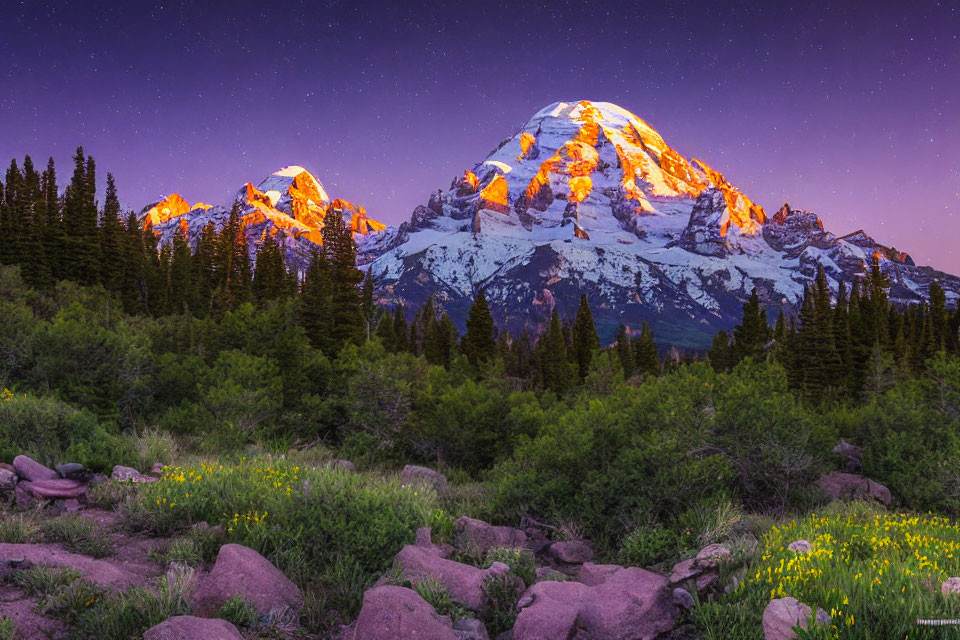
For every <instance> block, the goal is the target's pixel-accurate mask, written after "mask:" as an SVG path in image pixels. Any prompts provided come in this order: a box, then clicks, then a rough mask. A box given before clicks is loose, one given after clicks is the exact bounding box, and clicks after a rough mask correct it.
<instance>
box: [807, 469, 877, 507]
mask: <svg viewBox="0 0 960 640" xmlns="http://www.w3.org/2000/svg"><path fill="white" fill-rule="evenodd" d="M814 484H816V485H817V486H818V487H820V489H821V490H822V491H823V492H824V493H825V494H827V495H828V496H830V498H831V499H832V500H841V499H853V500H867V499H869V498H873V499H875V500H879V501H880V502H882V503H883V504H884V505H889V504H890V502H891V496H890V490H889V489H887V488H886V487H885V486H883V485H882V484H880V483H878V482H874V481H873V480H871V479H870V478H865V477H863V476H861V475H857V474H855V473H843V472H842V471H832V472H830V473H827V474H824V475H822V476H820V478H819V479H818V480H817V481H816V482H815V483H814Z"/></svg>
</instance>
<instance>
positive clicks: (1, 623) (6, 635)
mask: <svg viewBox="0 0 960 640" xmlns="http://www.w3.org/2000/svg"><path fill="white" fill-rule="evenodd" d="M0 640H17V623H16V622H14V621H13V620H12V619H10V618H8V617H7V616H0Z"/></svg>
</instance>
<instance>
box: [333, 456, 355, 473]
mask: <svg viewBox="0 0 960 640" xmlns="http://www.w3.org/2000/svg"><path fill="white" fill-rule="evenodd" d="M327 466H328V467H330V468H331V469H338V470H340V471H356V470H357V468H356V466H354V464H353V463H352V462H350V461H349V460H341V459H339V458H334V459H333V460H331V461H330V462H328V463H327Z"/></svg>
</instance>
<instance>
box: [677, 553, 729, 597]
mask: <svg viewBox="0 0 960 640" xmlns="http://www.w3.org/2000/svg"><path fill="white" fill-rule="evenodd" d="M729 559H730V547H728V546H726V545H722V544H709V545H707V546H705V547H704V548H703V549H701V550H700V551H699V552H697V555H696V556H694V557H693V558H687V559H686V560H683V561H681V562H678V563H677V564H676V565H674V567H673V571H671V572H670V584H679V583H681V582H684V581H686V580H690V579H691V578H696V583H697V591H703V590H704V589H706V588H708V587H710V586H712V585H713V584H714V583H715V582H716V581H717V579H718V577H719V574H718V572H717V569H718V567H719V566H720V563H721V562H725V561H727V560H729Z"/></svg>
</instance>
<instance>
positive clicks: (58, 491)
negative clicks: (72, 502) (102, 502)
mask: <svg viewBox="0 0 960 640" xmlns="http://www.w3.org/2000/svg"><path fill="white" fill-rule="evenodd" d="M17 490H18V491H23V492H25V493H28V494H30V495H31V496H33V497H34V498H37V499H38V500H61V499H67V498H82V497H84V496H86V495H87V485H86V483H84V482H80V481H78V480H64V479H62V478H57V479H55V480H35V481H26V480H24V481H23V482H21V483H20V484H18V485H17Z"/></svg>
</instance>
